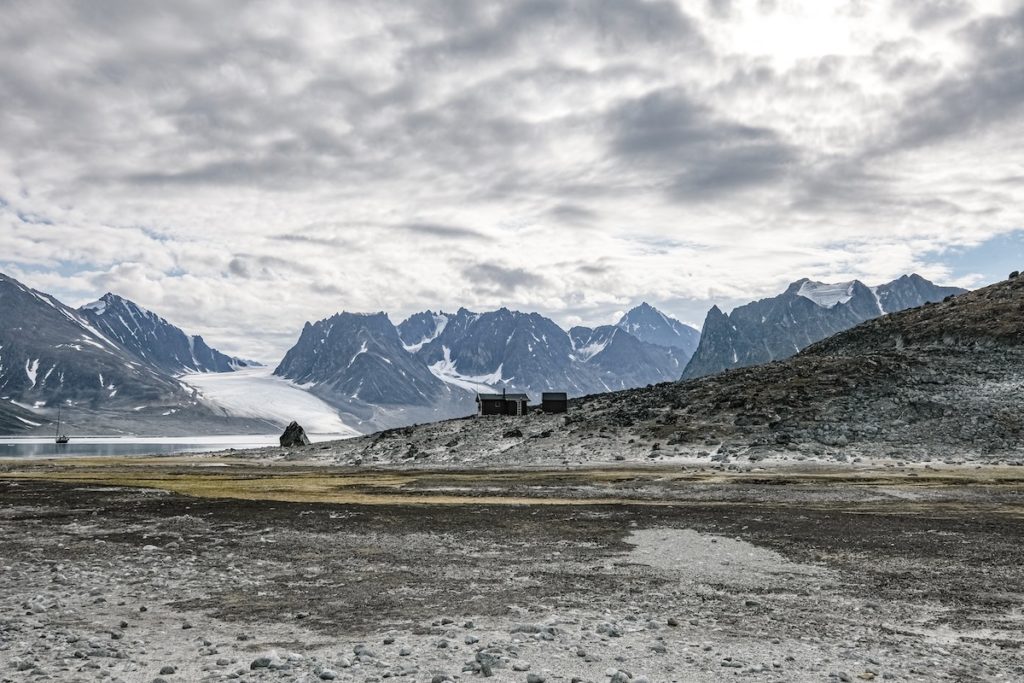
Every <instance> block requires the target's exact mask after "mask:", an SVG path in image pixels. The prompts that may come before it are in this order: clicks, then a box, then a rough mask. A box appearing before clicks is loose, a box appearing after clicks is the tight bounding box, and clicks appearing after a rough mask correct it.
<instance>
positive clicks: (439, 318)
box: [402, 313, 448, 353]
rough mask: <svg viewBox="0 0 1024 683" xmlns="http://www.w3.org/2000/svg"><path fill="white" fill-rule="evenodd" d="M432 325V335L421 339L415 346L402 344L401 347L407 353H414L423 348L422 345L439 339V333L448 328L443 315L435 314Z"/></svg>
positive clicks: (446, 318) (445, 317)
mask: <svg viewBox="0 0 1024 683" xmlns="http://www.w3.org/2000/svg"><path fill="white" fill-rule="evenodd" d="M434 324H435V327H434V331H433V333H431V334H429V335H427V336H426V337H423V339H421V340H419V341H418V342H416V343H415V344H406V343H405V342H402V347H403V348H404V349H405V350H406V351H408V352H409V353H416V352H417V351H419V350H420V349H422V348H423V345H424V344H429V343H430V342H432V341H434V340H435V339H437V338H438V337H440V336H441V333H442V332H444V328H445V327H447V326H448V316H447V315H444V314H443V313H435V314H434Z"/></svg>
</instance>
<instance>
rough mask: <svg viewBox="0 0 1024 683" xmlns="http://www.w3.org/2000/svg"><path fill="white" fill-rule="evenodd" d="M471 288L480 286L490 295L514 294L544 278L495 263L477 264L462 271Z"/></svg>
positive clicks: (520, 269)
mask: <svg viewBox="0 0 1024 683" xmlns="http://www.w3.org/2000/svg"><path fill="white" fill-rule="evenodd" d="M462 275H463V276H464V277H466V278H467V279H468V280H470V282H471V284H472V285H473V286H482V287H483V288H485V289H486V290H487V291H489V292H491V293H501V292H510V293H511V292H515V291H516V290H518V289H525V288H532V287H536V286H538V285H542V284H543V283H544V278H543V277H542V276H540V275H537V274H535V273H532V272H530V271H528V270H526V269H525V268H508V267H506V266H502V265H499V264H497V263H477V264H473V265H471V266H467V267H466V268H464V269H463V270H462Z"/></svg>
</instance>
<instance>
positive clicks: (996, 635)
mask: <svg viewBox="0 0 1024 683" xmlns="http://www.w3.org/2000/svg"><path fill="white" fill-rule="evenodd" d="M1021 474H1024V473H1022V472H1020V471H1019V468H1017V469H1014V468H1007V469H992V468H989V469H981V470H978V469H973V468H964V469H945V470H925V469H923V468H918V469H913V470H910V469H907V470H903V469H898V470H889V471H870V470H860V471H855V470H852V469H847V470H814V471H799V470H795V469H791V470H784V471H783V470H775V471H770V472H753V471H752V472H744V473H727V472H724V471H721V470H718V471H716V470H709V469H691V470H685V469H680V468H664V467H663V468H654V467H651V468H641V467H631V468H620V469H590V470H564V471H556V470H540V471H512V470H503V471H465V472H447V471H446V472H433V473H431V472H417V473H402V472H397V471H362V470H355V471H354V470H350V469H344V470H342V469H339V468H334V469H331V468H323V467H303V466H298V465H294V466H275V467H263V466H257V465H254V464H252V463H245V464H241V463H232V462H230V461H223V462H218V461H213V462H212V463H211V461H210V460H208V459H207V460H204V461H199V460H198V459H197V460H195V461H192V460H189V459H184V458H183V459H163V460H159V461H157V460H144V459H139V460H128V461H114V460H111V461H107V462H106V463H97V462H96V461H87V462H79V463H75V464H69V463H61V464H53V463H33V464H31V465H26V464H24V463H13V464H12V463H6V464H3V465H0V572H2V578H3V580H2V582H0V681H40V680H57V681H76V680H80V681H93V680H111V681H115V680H121V681H146V682H150V681H156V680H157V679H161V678H162V679H163V680H164V681H167V683H173V682H174V681H206V680H210V681H214V680H278V679H280V680H293V681H302V680H307V681H314V680H348V681H383V680H385V679H391V678H395V679H398V680H408V681H443V680H477V679H480V680H482V679H484V678H489V679H490V680H495V681H534V682H536V681H540V680H546V681H567V682H568V681H573V680H580V681H613V683H620V682H623V681H629V680H632V681H641V682H642V681H643V680H647V681H720V680H733V679H735V678H740V679H745V680H766V681H828V680H840V681H841V680H850V681H857V680H897V681H911V680H913V681H933V680H955V681H990V680H1006V681H1017V680H1024V652H1022V644H1024V569H1022V566H1024V483H1022V481H1021ZM324 501H326V502H324ZM161 672H162V673H161ZM488 674H489V675H488Z"/></svg>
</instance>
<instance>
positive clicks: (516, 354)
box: [275, 308, 686, 426]
mask: <svg viewBox="0 0 1024 683" xmlns="http://www.w3.org/2000/svg"><path fill="white" fill-rule="evenodd" d="M658 315H659V316H660V317H664V316H661V314H660V313H659V314H658ZM666 319H667V318H666ZM667 320H670V319H667ZM575 333H576V334H575V338H574V337H573V336H571V335H570V334H569V333H567V332H565V331H564V330H563V329H562V328H560V327H559V326H558V325H557V324H556V323H555V322H554V321H552V320H550V319H548V318H546V317H544V316H542V315H540V314H538V313H523V312H519V311H511V310H509V309H508V308H500V309H498V310H496V311H488V312H484V313H475V312H473V311H470V310H468V309H466V308H460V309H459V310H458V311H456V312H455V313H443V312H438V313H435V312H433V311H424V312H422V313H417V314H415V315H412V316H410V317H409V318H407V319H406V320H404V321H402V322H401V323H399V324H398V325H393V324H392V323H391V321H390V320H389V319H388V318H387V316H386V315H385V314H383V313H377V314H372V315H364V314H353V313H341V314H338V315H335V316H333V317H331V318H327V319H324V320H321V321H319V322H317V323H307V325H306V327H305V328H304V329H303V332H302V335H301V336H300V338H299V341H298V342H297V343H296V345H295V346H294V347H293V348H292V349H291V350H289V352H288V354H287V355H286V356H285V359H284V360H283V361H282V362H281V364H280V365H279V366H278V368H277V369H276V370H275V374H277V375H278V376H281V377H284V378H287V379H289V380H292V381H293V382H296V383H298V384H301V385H304V386H306V387H308V388H309V390H310V391H313V392H314V393H316V394H317V395H318V396H320V397H321V398H323V399H324V400H327V401H329V402H331V403H332V405H335V406H338V407H339V408H340V409H342V410H344V411H354V412H355V413H358V414H361V415H364V416H365V415H366V414H367V412H368V411H372V410H373V408H374V407H387V408H396V407H403V408H408V407H416V408H418V409H426V408H430V409H432V410H434V411H435V412H437V411H442V412H446V413H449V414H451V413H457V414H468V413H470V412H472V411H473V410H474V405H475V404H474V403H473V395H474V394H475V392H478V391H485V392H486V391H494V390H501V389H506V390H509V391H517V392H518V391H521V392H526V393H528V394H530V395H531V397H532V398H533V400H539V398H540V394H541V393H543V392H545V391H566V392H568V393H569V394H571V395H574V396H580V395H584V394H587V393H592V392H596V391H608V390H610V389H615V388H622V387H629V386H643V385H645V384H650V383H654V382H659V381H667V380H672V379H676V378H677V377H678V376H679V373H680V372H681V369H682V367H683V366H684V365H685V362H686V356H685V355H684V352H683V351H682V350H680V349H677V348H670V347H661V346H657V345H654V344H648V343H645V342H641V341H640V340H638V339H636V338H635V337H633V336H632V335H630V334H629V333H628V332H626V331H625V330H623V329H622V328H619V327H613V326H605V327H602V328H598V329H597V330H590V329H589V328H575ZM597 344H599V345H600V346H601V349H600V350H597V349H596V346H595V345H597ZM588 345H590V347H591V351H588V350H587V348H586V347H588ZM360 354H363V355H366V356H367V360H365V361H362V360H361V355H360ZM370 359H372V360H370ZM371 375H372V376H371ZM446 404H448V405H446ZM363 419H369V418H365V417H364V418H363ZM373 419H375V420H377V419H378V418H373ZM377 424H380V425H384V424H388V418H387V417H385V418H383V421H378V422H377ZM388 426H392V425H390V424H389V425H388Z"/></svg>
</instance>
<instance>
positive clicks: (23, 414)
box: [0, 275, 964, 433]
mask: <svg viewBox="0 0 1024 683" xmlns="http://www.w3.org/2000/svg"><path fill="white" fill-rule="evenodd" d="M963 291H964V290H960V289H956V288H945V287H938V286H936V285H934V284H932V283H930V282H928V281H927V280H925V279H923V278H921V277H919V276H917V275H912V276H905V277H903V278H900V279H898V280H895V281H893V282H891V283H887V284H885V285H881V286H879V287H874V288H871V287H868V286H866V285H864V284H863V283H860V282H858V281H853V282H847V283H840V284H837V285H826V284H822V283H817V282H813V281H811V280H806V279H805V280H799V281H797V282H795V283H793V284H792V285H791V286H790V287H789V288H787V290H786V291H785V292H783V293H782V294H780V295H779V296H777V297H774V298H771V299H764V300H762V301H757V302H753V303H751V304H748V305H746V306H741V307H739V308H737V309H735V310H734V311H732V313H730V314H728V315H726V314H725V313H723V312H722V311H721V310H719V309H718V308H717V307H715V308H713V309H712V310H711V311H710V312H709V314H708V317H707V321H706V323H705V328H704V331H703V334H702V333H700V332H698V331H697V330H696V329H694V328H692V327H689V326H687V325H685V324H683V323H681V322H679V321H678V320H674V319H673V318H671V317H670V316H668V315H666V314H664V313H662V312H661V311H659V310H657V309H656V308H654V307H652V306H650V305H649V304H647V303H642V304H640V305H638V306H636V307H635V308H632V309H631V310H629V311H628V312H627V313H626V314H624V315H623V316H622V317H621V319H620V320H619V321H618V322H617V323H616V324H615V325H602V326H598V327H593V328H591V327H582V326H579V327H573V328H571V329H569V330H568V331H566V330H563V329H562V328H561V327H559V326H558V325H557V324H556V323H555V322H554V321H553V320H551V319H549V318H546V317H544V316H542V315H540V314H538V313H530V312H520V311H512V310H509V309H507V308H500V309H498V310H494V311H486V312H473V311H469V310H467V309H465V308H460V309H458V310H457V311H455V312H454V313H445V312H434V311H423V312H421V313H417V314H415V315H412V316H409V317H408V318H407V319H405V320H403V321H401V322H400V323H398V324H397V325H396V324H394V323H393V322H392V321H391V319H390V318H389V317H388V316H387V315H386V314H385V313H372V314H363V313H349V312H343V313H338V314H336V315H333V316H331V317H329V318H325V319H323V320H320V321H318V322H315V323H306V324H305V326H304V327H303V329H302V331H301V333H300V334H299V337H298V340H297V342H296V343H295V345H294V346H293V347H292V348H291V349H289V351H288V352H287V353H286V354H285V356H284V358H283V359H282V360H281V361H280V363H279V364H278V365H277V366H276V368H274V369H273V375H274V376H273V377H271V376H269V374H260V376H259V377H256V376H253V375H252V373H253V371H252V370H251V369H250V366H251V365H252V362H250V361H245V360H241V359H238V358H232V357H230V356H228V355H226V354H223V353H221V352H219V351H217V350H216V349H213V348H211V347H210V346H209V345H208V344H206V343H205V341H204V340H203V339H202V337H200V336H197V335H189V334H186V333H185V332H183V331H182V330H181V329H179V328H178V327H176V326H174V325H173V324H171V323H169V322H168V321H167V320H165V319H164V318H162V317H160V316H159V315H157V314H156V313H153V312H151V311H148V310H146V309H145V308H143V307H141V306H138V305H137V304H135V303H133V302H131V301H129V300H127V299H124V298H122V297H120V296H117V295H116V294H113V293H108V294H105V295H104V296H103V297H101V298H100V299H98V300H97V301H94V302H93V303H90V304H86V305H85V306H82V307H81V308H78V309H72V308H70V307H67V306H65V305H64V304H62V303H60V302H59V301H57V300H56V299H55V298H53V297H52V296H49V295H47V294H43V293H41V292H37V291H35V290H32V289H30V288H28V287H26V286H25V285H23V284H21V283H19V282H17V281H16V280H14V279H13V278H10V277H7V276H0V430H2V431H4V432H8V433H10V432H15V431H21V430H37V431H39V430H41V429H44V428H48V427H44V425H49V424H50V423H51V422H52V420H53V417H54V415H53V413H54V412H55V407H56V406H57V405H58V404H60V405H61V406H62V407H63V408H64V409H65V412H66V416H67V418H68V419H69V420H72V421H74V420H80V421H81V422H82V423H83V424H88V425H90V427H91V428H93V429H95V430H97V431H104V430H105V431H114V432H131V431H135V432H138V431H140V430H143V431H145V430H155V433H166V430H167V428H168V425H174V424H179V425H180V426H181V428H182V429H186V428H188V429H191V428H193V427H195V426H196V425H199V424H202V425H204V427H203V428H204V429H209V428H210V425H211V424H216V425H217V426H216V427H215V428H214V429H215V431H224V430H233V431H236V432H239V431H250V430H253V429H255V430H257V431H260V432H264V433H265V432H266V431H268V427H272V426H274V425H277V424H278V423H279V422H280V421H281V420H282V419H284V417H285V413H288V412H293V411H294V410H296V408H294V407H293V406H297V405H305V406H307V410H308V405H309V404H308V402H304V401H299V402H298V403H292V402H290V401H289V397H291V398H294V397H295V392H305V393H302V394H301V395H300V397H301V396H305V397H306V399H307V401H308V400H316V401H317V405H319V406H322V409H323V410H324V411H328V413H331V414H336V415H338V416H340V417H341V420H342V421H343V422H344V424H345V425H348V426H350V427H351V428H353V429H356V430H358V431H363V432H367V431H373V430H376V429H382V428H388V427H396V426H403V425H408V424H413V423H418V422H429V421H434V420H438V419H443V418H447V417H455V416H461V415H468V414H471V413H472V412H474V410H475V403H474V397H475V394H476V393H477V392H491V391H502V390H506V391H510V392H524V393H527V394H528V395H529V396H530V398H531V400H532V401H537V400H539V398H540V394H541V393H542V392H545V391H566V392H567V393H569V395H570V396H573V397H578V396H584V395H588V394H601V393H607V392H613V391H620V390H624V389H632V388H636V387H644V386H647V385H654V384H660V383H665V382H674V381H677V380H679V379H680V377H683V378H693V377H700V376H705V375H709V374H715V373H718V372H721V371H723V370H731V369H736V368H740V367H744V366H748V365H754V364H761V363H766V362H770V361H774V360H780V359H784V358H787V357H789V356H792V355H794V354H796V353H798V352H800V351H801V350H802V349H804V348H806V347H807V346H809V345H811V344H813V343H815V342H817V341H819V340H821V339H824V338H826V337H829V336H831V335H833V334H836V333H838V332H841V331H843V330H847V329H850V328H851V327H854V326H856V325H858V324H859V323H862V322H864V321H866V320H870V319H872V318H877V317H879V316H882V315H885V314H888V313H892V312H894V311H897V310H902V309H906V308H909V307H914V306H920V305H922V304H924V303H927V302H932V301H939V300H942V299H945V298H947V297H949V296H952V295H958V294H961V293H962V292H963ZM238 370H245V371H246V372H245V373H242V374H244V375H246V378H247V379H248V378H251V379H252V381H253V382H254V384H252V385H251V387H250V386H249V385H246V386H243V385H242V384H238V383H236V384H234V385H231V387H228V388H229V389H233V397H232V396H227V397H225V396H222V395H220V394H219V393H218V392H219V391H220V390H222V389H223V387H225V386H227V385H225V383H223V382H221V381H220V380H217V381H208V382H207V381H204V382H199V381H198V377H199V376H198V375H196V374H195V373H225V374H231V373H235V372H236V371H238ZM269 372H270V369H269V368H268V369H267V370H266V373H269ZM257 374H259V373H257ZM190 376H191V377H196V378H197V379H196V380H190V379H189V377H190ZM209 377H210V379H211V380H212V379H213V378H214V376H213V375H210V376H209ZM232 381H233V380H232ZM190 382H191V384H190ZM194 387H200V389H201V390H200V389H196V388H194ZM264 392H266V393H264ZM282 392H284V393H282ZM288 392H292V393H290V394H289V393H288ZM255 395H264V396H265V397H266V399H265V400H266V401H269V402H274V403H275V405H274V406H272V407H273V410H270V408H271V406H267V407H266V408H267V409H266V410H262V411H261V409H260V406H259V400H255V399H254V398H253V397H254V396H255ZM309 396H313V397H316V398H315V399H309ZM231 400H234V401H235V403H236V404H237V403H239V401H241V403H244V404H245V405H244V406H240V405H235V404H232V403H231ZM264 413H265V414H264ZM271 415H273V419H270V416H271ZM232 416H233V417H232ZM243 417H244V418H245V419H241V418H243ZM301 417H302V416H301V415H296V416H295V418H296V419H301ZM182 418H187V419H182ZM328 422H329V421H328ZM338 424H340V423H338ZM274 428H276V427H274Z"/></svg>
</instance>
